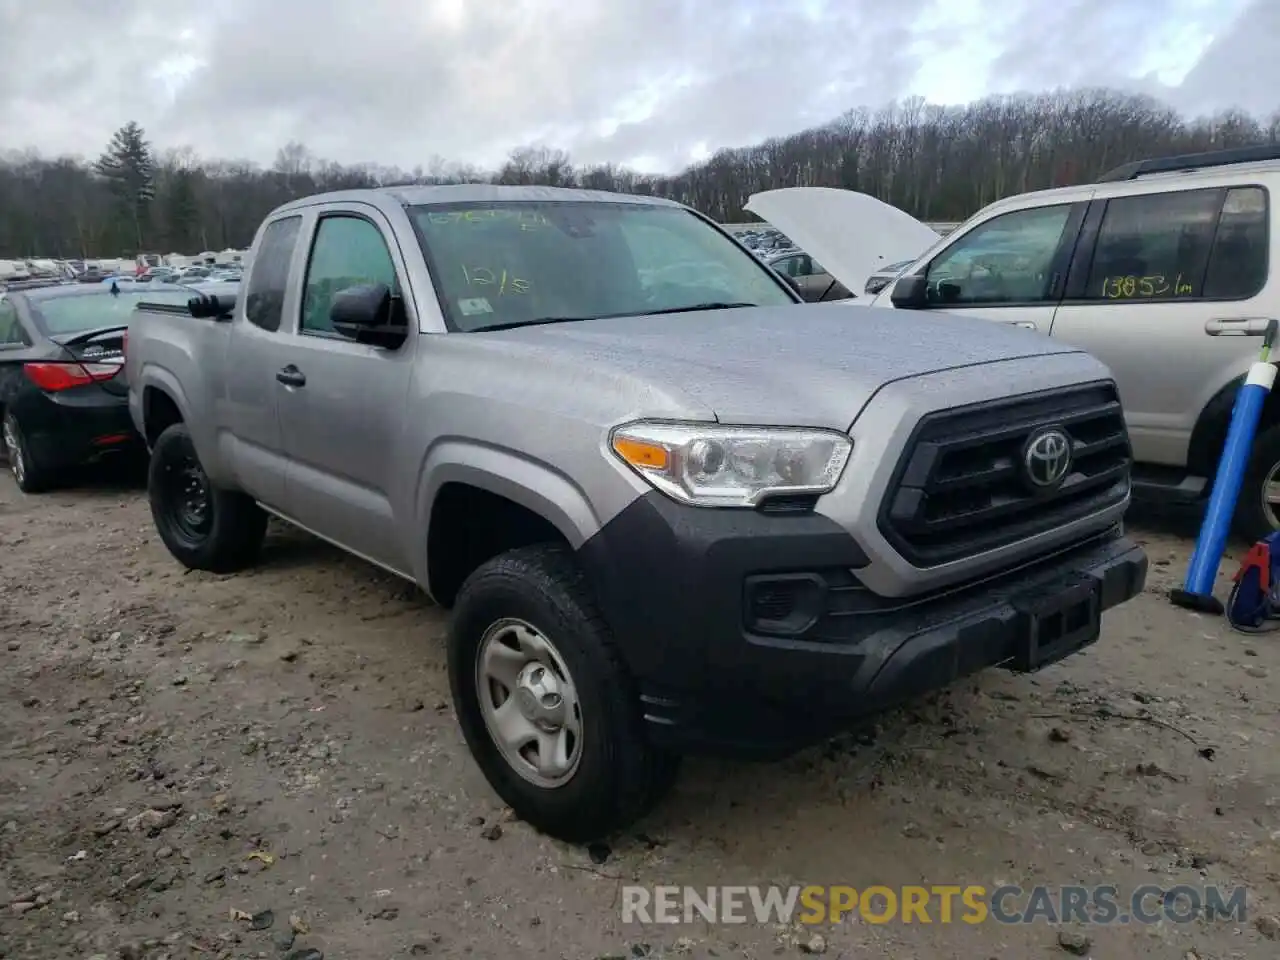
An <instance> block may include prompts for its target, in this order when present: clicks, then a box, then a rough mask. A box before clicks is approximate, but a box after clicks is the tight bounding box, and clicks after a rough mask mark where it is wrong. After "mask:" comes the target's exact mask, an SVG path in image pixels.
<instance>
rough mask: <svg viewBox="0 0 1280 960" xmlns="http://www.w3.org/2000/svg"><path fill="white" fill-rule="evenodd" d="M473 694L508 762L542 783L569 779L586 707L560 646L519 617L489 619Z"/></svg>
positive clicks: (548, 785) (575, 765) (559, 784)
mask: <svg viewBox="0 0 1280 960" xmlns="http://www.w3.org/2000/svg"><path fill="white" fill-rule="evenodd" d="M475 689H476V697H477V699H478V700H479V703H480V714H481V716H482V717H483V718H484V725H485V729H486V730H487V731H488V733H489V737H490V739H491V740H493V743H494V746H496V747H497V748H498V751H499V752H500V753H501V754H502V757H503V759H504V760H505V761H506V762H507V765H508V766H509V767H510V768H511V769H512V770H514V771H515V772H516V774H518V775H519V776H520V777H521V779H523V780H525V781H527V782H528V783H531V784H533V785H534V786H536V787H542V788H543V789H555V788H556V787H562V786H564V785H565V784H566V783H568V782H569V781H570V780H571V779H572V778H573V775H574V774H575V773H576V772H577V770H578V764H579V763H580V762H581V760H582V707H581V703H580V702H579V699H578V688H577V686H576V685H575V684H574V682H573V677H572V675H571V674H570V673H569V669H568V667H567V666H565V662H564V658H563V657H561V656H560V651H558V650H557V649H556V648H555V645H554V644H552V643H551V641H550V640H548V639H547V638H546V637H545V636H544V635H543V634H542V632H541V631H539V630H538V629H537V628H535V627H534V626H532V625H531V624H529V623H527V622H526V621H524V620H520V619H517V618H514V617H508V618H505V619H502V620H498V621H497V622H495V623H493V624H491V625H490V626H489V628H488V629H487V630H485V632H484V636H482V637H481V638H480V645H479V648H478V650H477V652H476V669H475Z"/></svg>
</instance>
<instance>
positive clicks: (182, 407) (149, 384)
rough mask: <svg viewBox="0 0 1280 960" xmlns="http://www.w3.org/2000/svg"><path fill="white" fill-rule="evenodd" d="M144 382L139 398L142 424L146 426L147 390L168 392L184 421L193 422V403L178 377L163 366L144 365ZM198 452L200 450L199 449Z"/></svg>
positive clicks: (142, 378)
mask: <svg viewBox="0 0 1280 960" xmlns="http://www.w3.org/2000/svg"><path fill="white" fill-rule="evenodd" d="M141 380H142V384H141V389H140V390H139V391H138V400H139V403H140V409H139V413H140V414H141V417H142V426H143V428H144V432H145V428H146V425H147V424H146V417H147V391H148V390H159V391H160V392H161V393H163V394H166V395H167V396H168V397H169V399H170V400H172V401H173V403H174V406H176V407H177V408H178V412H179V413H181V414H182V419H183V422H185V423H187V424H190V423H191V404H190V402H189V401H188V400H187V395H186V392H185V391H183V389H182V384H180V383H179V382H178V378H177V377H175V376H173V374H171V373H169V371H167V370H165V369H164V368H163V367H143V368H142V377H141ZM197 452H198V451H197Z"/></svg>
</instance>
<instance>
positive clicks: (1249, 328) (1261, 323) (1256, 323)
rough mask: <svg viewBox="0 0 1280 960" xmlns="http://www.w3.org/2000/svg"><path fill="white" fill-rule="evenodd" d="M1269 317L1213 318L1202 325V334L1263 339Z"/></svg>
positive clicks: (1269, 321)
mask: <svg viewBox="0 0 1280 960" xmlns="http://www.w3.org/2000/svg"><path fill="white" fill-rule="evenodd" d="M1270 323H1271V319H1270V318H1269V317H1214V318H1213V319H1212V320H1206V321H1205V323H1204V332H1205V333H1207V334H1208V335H1209V336H1211V337H1265V336H1266V335H1267V326H1268V324H1270Z"/></svg>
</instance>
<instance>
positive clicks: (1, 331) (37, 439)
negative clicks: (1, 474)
mask: <svg viewBox="0 0 1280 960" xmlns="http://www.w3.org/2000/svg"><path fill="white" fill-rule="evenodd" d="M135 289H136V291H137V292H127V293H126V292H121V293H118V294H112V293H111V291H110V289H109V288H106V287H103V286H101V285H95V286H81V285H79V284H70V285H68V284H60V283H44V284H30V285H23V286H19V285H15V286H14V287H11V288H9V289H7V290H5V291H4V292H3V293H0V424H2V426H3V440H4V452H5V455H6V457H7V459H8V464H9V471H10V472H11V473H12V474H13V478H14V480H15V481H16V482H17V484H18V488H19V489H20V490H22V491H23V492H24V493H36V492H39V491H42V490H47V489H49V488H51V487H53V486H56V485H57V484H58V483H59V482H60V481H62V480H63V479H64V477H65V476H66V474H67V472H68V471H69V470H70V469H71V468H72V467H76V466H80V465H82V464H85V463H89V462H92V461H94V460H97V459H99V458H101V457H104V456H107V455H118V454H121V453H125V452H130V451H131V452H134V453H141V452H142V445H141V443H140V442H139V438H138V434H137V432H136V431H135V430H134V428H133V423H132V421H131V420H130V419H129V408H128V391H127V388H126V385H125V381H124V377H123V368H124V355H123V344H124V336H125V330H126V329H127V325H128V322H129V317H130V315H131V313H132V310H133V307H134V304H135V303H136V302H137V300H138V296H139V295H140V293H141V291H142V290H146V295H147V297H148V299H151V300H160V301H167V302H171V303H174V304H182V303H186V302H187V300H189V299H190V298H191V292H190V291H189V290H187V289H186V288H184V287H166V286H163V285H161V284H150V285H143V284H139V285H137V286H136V288H135Z"/></svg>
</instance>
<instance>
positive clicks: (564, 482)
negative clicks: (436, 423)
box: [410, 437, 600, 585]
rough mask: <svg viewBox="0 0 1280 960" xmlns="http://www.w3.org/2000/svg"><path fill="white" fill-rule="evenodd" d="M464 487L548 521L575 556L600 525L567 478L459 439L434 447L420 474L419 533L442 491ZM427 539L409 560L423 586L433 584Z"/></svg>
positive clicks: (521, 457) (533, 462) (537, 464)
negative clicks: (453, 486)
mask: <svg viewBox="0 0 1280 960" xmlns="http://www.w3.org/2000/svg"><path fill="white" fill-rule="evenodd" d="M448 483H465V484H468V485H470V486H473V487H477V488H479V489H481V490H486V491H488V492H489V493H493V494H496V495H498V496H500V497H504V498H506V499H507V500H510V501H512V502H513V503H517V504H519V505H520V506H522V507H524V508H525V509H527V510H530V511H532V512H533V513H536V514H537V515H538V516H540V517H542V518H543V519H545V520H546V521H547V522H549V523H550V524H551V525H552V526H553V527H555V528H556V529H557V530H558V531H560V534H561V536H563V537H564V538H565V540H566V541H567V542H568V544H569V546H570V547H571V548H573V549H574V550H577V549H578V548H579V547H581V546H582V544H584V543H585V542H586V541H587V540H588V539H590V538H591V537H592V536H593V535H594V534H595V533H596V531H597V530H599V529H600V520H599V518H598V517H597V516H596V514H595V511H594V510H593V509H592V508H591V504H590V502H589V501H588V499H587V496H586V494H585V493H584V492H583V491H582V489H581V488H580V487H579V486H578V485H577V484H575V483H574V482H573V481H572V480H570V479H569V478H568V477H567V476H566V475H565V474H563V473H561V472H560V471H558V470H556V469H555V468H554V467H551V466H549V465H548V464H546V463H543V462H541V461H537V460H532V459H530V458H528V457H526V456H524V455H522V454H520V453H517V452H515V451H513V450H508V449H504V448H501V447H495V446H490V445H487V444H479V443H475V442H473V441H466V440H462V439H460V438H456V437H450V438H446V439H443V440H440V441H439V442H437V443H436V444H434V445H433V446H432V447H431V448H430V449H429V450H428V451H427V455H426V457H425V458H424V459H423V462H422V466H421V468H420V469H419V471H418V482H417V490H416V491H415V495H414V509H415V513H416V516H417V521H418V522H417V524H415V529H417V530H423V531H429V529H430V524H431V511H432V508H433V507H434V505H435V501H436V496H437V495H438V494H439V492H440V489H441V488H442V487H443V486H444V485H445V484H448ZM428 540H429V536H419V537H418V538H417V541H416V542H415V543H414V544H412V546H411V553H410V557H411V560H412V563H413V568H414V573H415V575H417V576H418V577H419V581H418V582H419V583H425V584H428V585H429V584H430V583H431V574H430V570H429V569H428V563H427V544H428Z"/></svg>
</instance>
